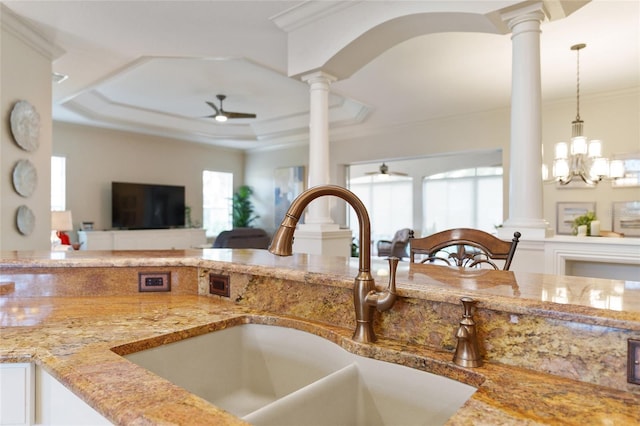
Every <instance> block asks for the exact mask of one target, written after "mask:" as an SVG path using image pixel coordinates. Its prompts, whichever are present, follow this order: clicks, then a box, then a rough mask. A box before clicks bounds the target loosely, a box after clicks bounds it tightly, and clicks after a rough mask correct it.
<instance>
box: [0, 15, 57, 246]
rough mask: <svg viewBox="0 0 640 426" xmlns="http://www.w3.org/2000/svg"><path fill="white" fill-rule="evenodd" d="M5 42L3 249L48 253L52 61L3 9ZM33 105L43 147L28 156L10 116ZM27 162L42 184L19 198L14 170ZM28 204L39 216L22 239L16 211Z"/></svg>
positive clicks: (0, 151) (0, 157) (1, 79)
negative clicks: (22, 106)
mask: <svg viewBox="0 0 640 426" xmlns="http://www.w3.org/2000/svg"><path fill="white" fill-rule="evenodd" d="M0 14H2V31H1V35H0V37H1V41H0V63H2V73H1V76H0V87H1V88H2V90H1V92H0V110H1V111H2V121H1V124H0V126H1V129H0V171H1V172H2V178H1V179H0V199H1V200H2V203H0V249H2V250H48V249H49V247H50V244H51V243H50V234H51V230H50V228H51V213H50V211H51V185H50V175H51V58H50V56H49V52H47V51H46V48H43V47H42V46H37V41H38V40H37V36H35V37H36V38H32V39H31V40H27V39H25V38H23V37H20V36H19V34H18V33H17V32H16V27H15V25H18V23H16V22H13V21H12V22H9V23H8V21H7V20H8V19H10V15H9V14H6V10H5V9H4V7H3V8H2V9H1V10H0ZM19 100H26V101H28V102H29V103H30V104H31V105H33V107H34V108H35V109H36V111H37V112H38V113H39V115H40V137H39V147H38V149H36V150H34V151H31V152H28V151H25V150H23V149H22V148H20V147H19V146H18V145H17V144H16V143H15V141H14V139H13V136H12V133H11V128H10V124H9V123H10V121H9V120H10V115H11V110H12V109H13V107H14V105H15V103H16V102H17V101H19ZM22 159H26V160H29V161H30V162H31V163H32V164H33V165H34V166H35V168H36V171H37V173H38V182H37V185H36V188H35V191H34V193H33V194H32V195H31V196H30V197H28V198H25V197H22V196H20V195H19V194H18V193H17V192H16V191H15V190H14V187H13V183H12V179H11V176H12V171H13V168H14V166H15V164H16V163H17V162H18V161H19V160H22ZM20 205H26V206H27V207H28V208H29V209H31V211H33V213H34V215H35V227H34V230H33V232H32V233H31V234H30V235H26V236H25V235H22V234H21V233H19V232H18V229H17V227H16V211H17V209H18V207H19V206H20Z"/></svg>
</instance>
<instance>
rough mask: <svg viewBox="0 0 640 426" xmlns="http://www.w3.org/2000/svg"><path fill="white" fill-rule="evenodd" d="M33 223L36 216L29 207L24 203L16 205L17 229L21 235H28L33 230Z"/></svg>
mask: <svg viewBox="0 0 640 426" xmlns="http://www.w3.org/2000/svg"><path fill="white" fill-rule="evenodd" d="M35 224H36V217H35V215H34V214H33V212H32V211H31V209H30V208H29V207H27V206H25V205H22V206H20V207H18V212H17V213H16V225H17V226H18V231H20V233H21V234H22V235H29V234H31V233H32V232H33V227H34V226H35Z"/></svg>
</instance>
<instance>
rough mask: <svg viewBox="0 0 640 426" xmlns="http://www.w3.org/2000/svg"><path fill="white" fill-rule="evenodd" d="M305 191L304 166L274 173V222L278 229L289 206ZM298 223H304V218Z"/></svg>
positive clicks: (281, 169) (282, 168) (277, 170)
mask: <svg viewBox="0 0 640 426" xmlns="http://www.w3.org/2000/svg"><path fill="white" fill-rule="evenodd" d="M304 190H305V169H304V166H294V167H281V168H278V169H276V170H275V172H274V200H275V213H274V216H273V220H274V222H275V226H276V228H277V227H278V226H280V223H281V222H282V219H283V218H284V215H285V214H286V213H287V210H289V206H291V203H292V202H293V200H295V199H296V197H297V196H298V195H300V194H301V193H302V192H303V191H304ZM300 219H301V220H300V221H299V222H298V223H302V218H300Z"/></svg>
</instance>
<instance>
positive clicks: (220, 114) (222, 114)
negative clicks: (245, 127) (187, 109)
mask: <svg viewBox="0 0 640 426" xmlns="http://www.w3.org/2000/svg"><path fill="white" fill-rule="evenodd" d="M216 98H218V101H220V107H219V108H218V107H217V106H216V105H215V104H214V103H213V102H209V101H205V102H206V103H207V105H209V106H210V107H211V108H213V110H214V111H215V112H216V113H215V114H213V115H208V116H207V118H214V119H215V120H216V121H219V122H221V123H222V122H225V121H227V119H229V118H256V115H255V114H248V113H244V112H231V111H225V110H224V109H223V108H222V101H224V100H225V99H226V96H225V95H216Z"/></svg>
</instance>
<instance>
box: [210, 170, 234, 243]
mask: <svg viewBox="0 0 640 426" xmlns="http://www.w3.org/2000/svg"><path fill="white" fill-rule="evenodd" d="M232 196H233V173H224V172H214V171H209V170H204V171H203V172H202V222H203V227H204V229H205V230H206V234H207V237H214V236H216V235H218V234H219V233H220V232H222V231H224V230H226V229H231V213H232V210H231V198H232Z"/></svg>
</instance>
